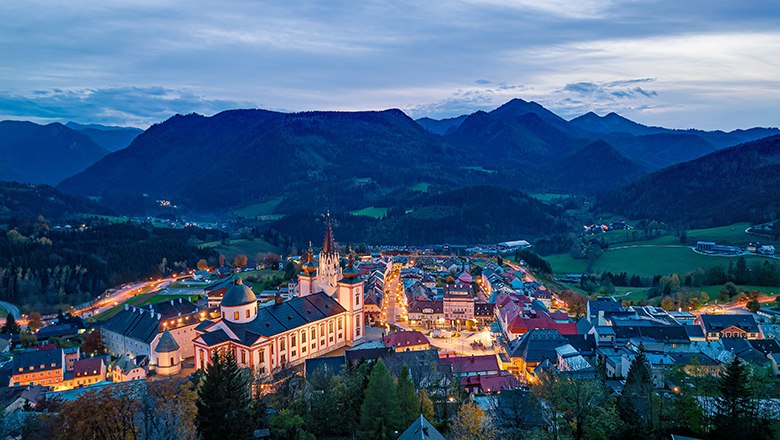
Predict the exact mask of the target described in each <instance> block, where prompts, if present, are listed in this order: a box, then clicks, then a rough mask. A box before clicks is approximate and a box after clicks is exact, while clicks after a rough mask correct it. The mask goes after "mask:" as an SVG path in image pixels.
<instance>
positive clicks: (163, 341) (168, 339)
mask: <svg viewBox="0 0 780 440" xmlns="http://www.w3.org/2000/svg"><path fill="white" fill-rule="evenodd" d="M178 349H179V344H178V343H176V339H174V338H173V335H172V334H171V332H169V331H168V329H167V328H166V329H165V331H164V332H163V334H162V336H160V342H158V343H157V347H155V349H154V351H155V352H157V353H173V352H175V351H177V350H178Z"/></svg>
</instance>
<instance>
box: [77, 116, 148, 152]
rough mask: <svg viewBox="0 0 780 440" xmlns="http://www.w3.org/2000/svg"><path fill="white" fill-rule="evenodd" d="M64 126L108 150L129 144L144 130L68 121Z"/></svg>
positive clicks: (119, 148)
mask: <svg viewBox="0 0 780 440" xmlns="http://www.w3.org/2000/svg"><path fill="white" fill-rule="evenodd" d="M65 126H66V127H68V128H70V129H73V130H76V131H78V132H80V133H82V134H85V135H87V136H88V137H89V138H90V139H92V140H93V141H95V143H96V144H98V145H100V146H101V147H103V148H105V149H106V150H108V151H112V152H113V151H117V150H121V149H122V148H125V147H127V146H128V145H130V142H132V141H133V139H135V138H136V137H138V135H139V134H141V133H143V132H144V131H143V130H141V129H140V128H135V127H115V126H107V125H100V124H86V125H84V124H78V123H76V122H68V123H66V124H65Z"/></svg>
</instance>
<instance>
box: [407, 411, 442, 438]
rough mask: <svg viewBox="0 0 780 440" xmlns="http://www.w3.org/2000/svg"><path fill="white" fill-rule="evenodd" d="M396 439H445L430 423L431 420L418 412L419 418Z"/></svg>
mask: <svg viewBox="0 0 780 440" xmlns="http://www.w3.org/2000/svg"><path fill="white" fill-rule="evenodd" d="M398 440H445V439H444V436H443V435H441V433H439V431H437V430H436V428H434V427H433V425H431V422H429V421H428V420H426V419H425V417H423V416H422V414H420V418H418V419H417V420H415V421H414V422H412V424H411V425H409V427H408V428H406V431H404V432H403V434H401V436H400V437H398Z"/></svg>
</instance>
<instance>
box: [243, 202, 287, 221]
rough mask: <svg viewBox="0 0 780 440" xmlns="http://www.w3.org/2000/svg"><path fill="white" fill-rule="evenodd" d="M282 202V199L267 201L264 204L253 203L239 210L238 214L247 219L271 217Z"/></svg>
mask: <svg viewBox="0 0 780 440" xmlns="http://www.w3.org/2000/svg"><path fill="white" fill-rule="evenodd" d="M281 202H282V198H281V197H277V198H275V199H271V200H266V201H265V202H262V203H253V204H251V205H247V206H244V207H243V208H238V209H237V210H236V213H237V214H238V215H239V216H241V217H245V218H255V217H266V216H271V215H273V213H274V209H276V207H277V206H279V203H281Z"/></svg>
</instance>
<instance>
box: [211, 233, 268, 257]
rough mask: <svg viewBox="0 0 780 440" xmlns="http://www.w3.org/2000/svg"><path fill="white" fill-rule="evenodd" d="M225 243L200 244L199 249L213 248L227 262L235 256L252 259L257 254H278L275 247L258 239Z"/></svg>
mask: <svg viewBox="0 0 780 440" xmlns="http://www.w3.org/2000/svg"><path fill="white" fill-rule="evenodd" d="M227 243H228V244H227V245H225V244H222V241H211V242H207V243H203V244H201V245H200V247H202V248H207V247H210V248H213V249H214V250H215V251H217V252H218V253H220V254H222V255H224V256H225V258H226V259H227V261H231V260H232V259H233V258H234V257H235V256H236V255H246V256H247V257H249V258H254V257H255V255H257V254H259V253H265V252H275V253H279V252H280V249H279V248H278V247H277V246H274V245H272V244H271V243H268V242H267V241H265V240H262V239H259V238H256V239H254V240H245V239H235V240H230V239H228V241H227Z"/></svg>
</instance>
